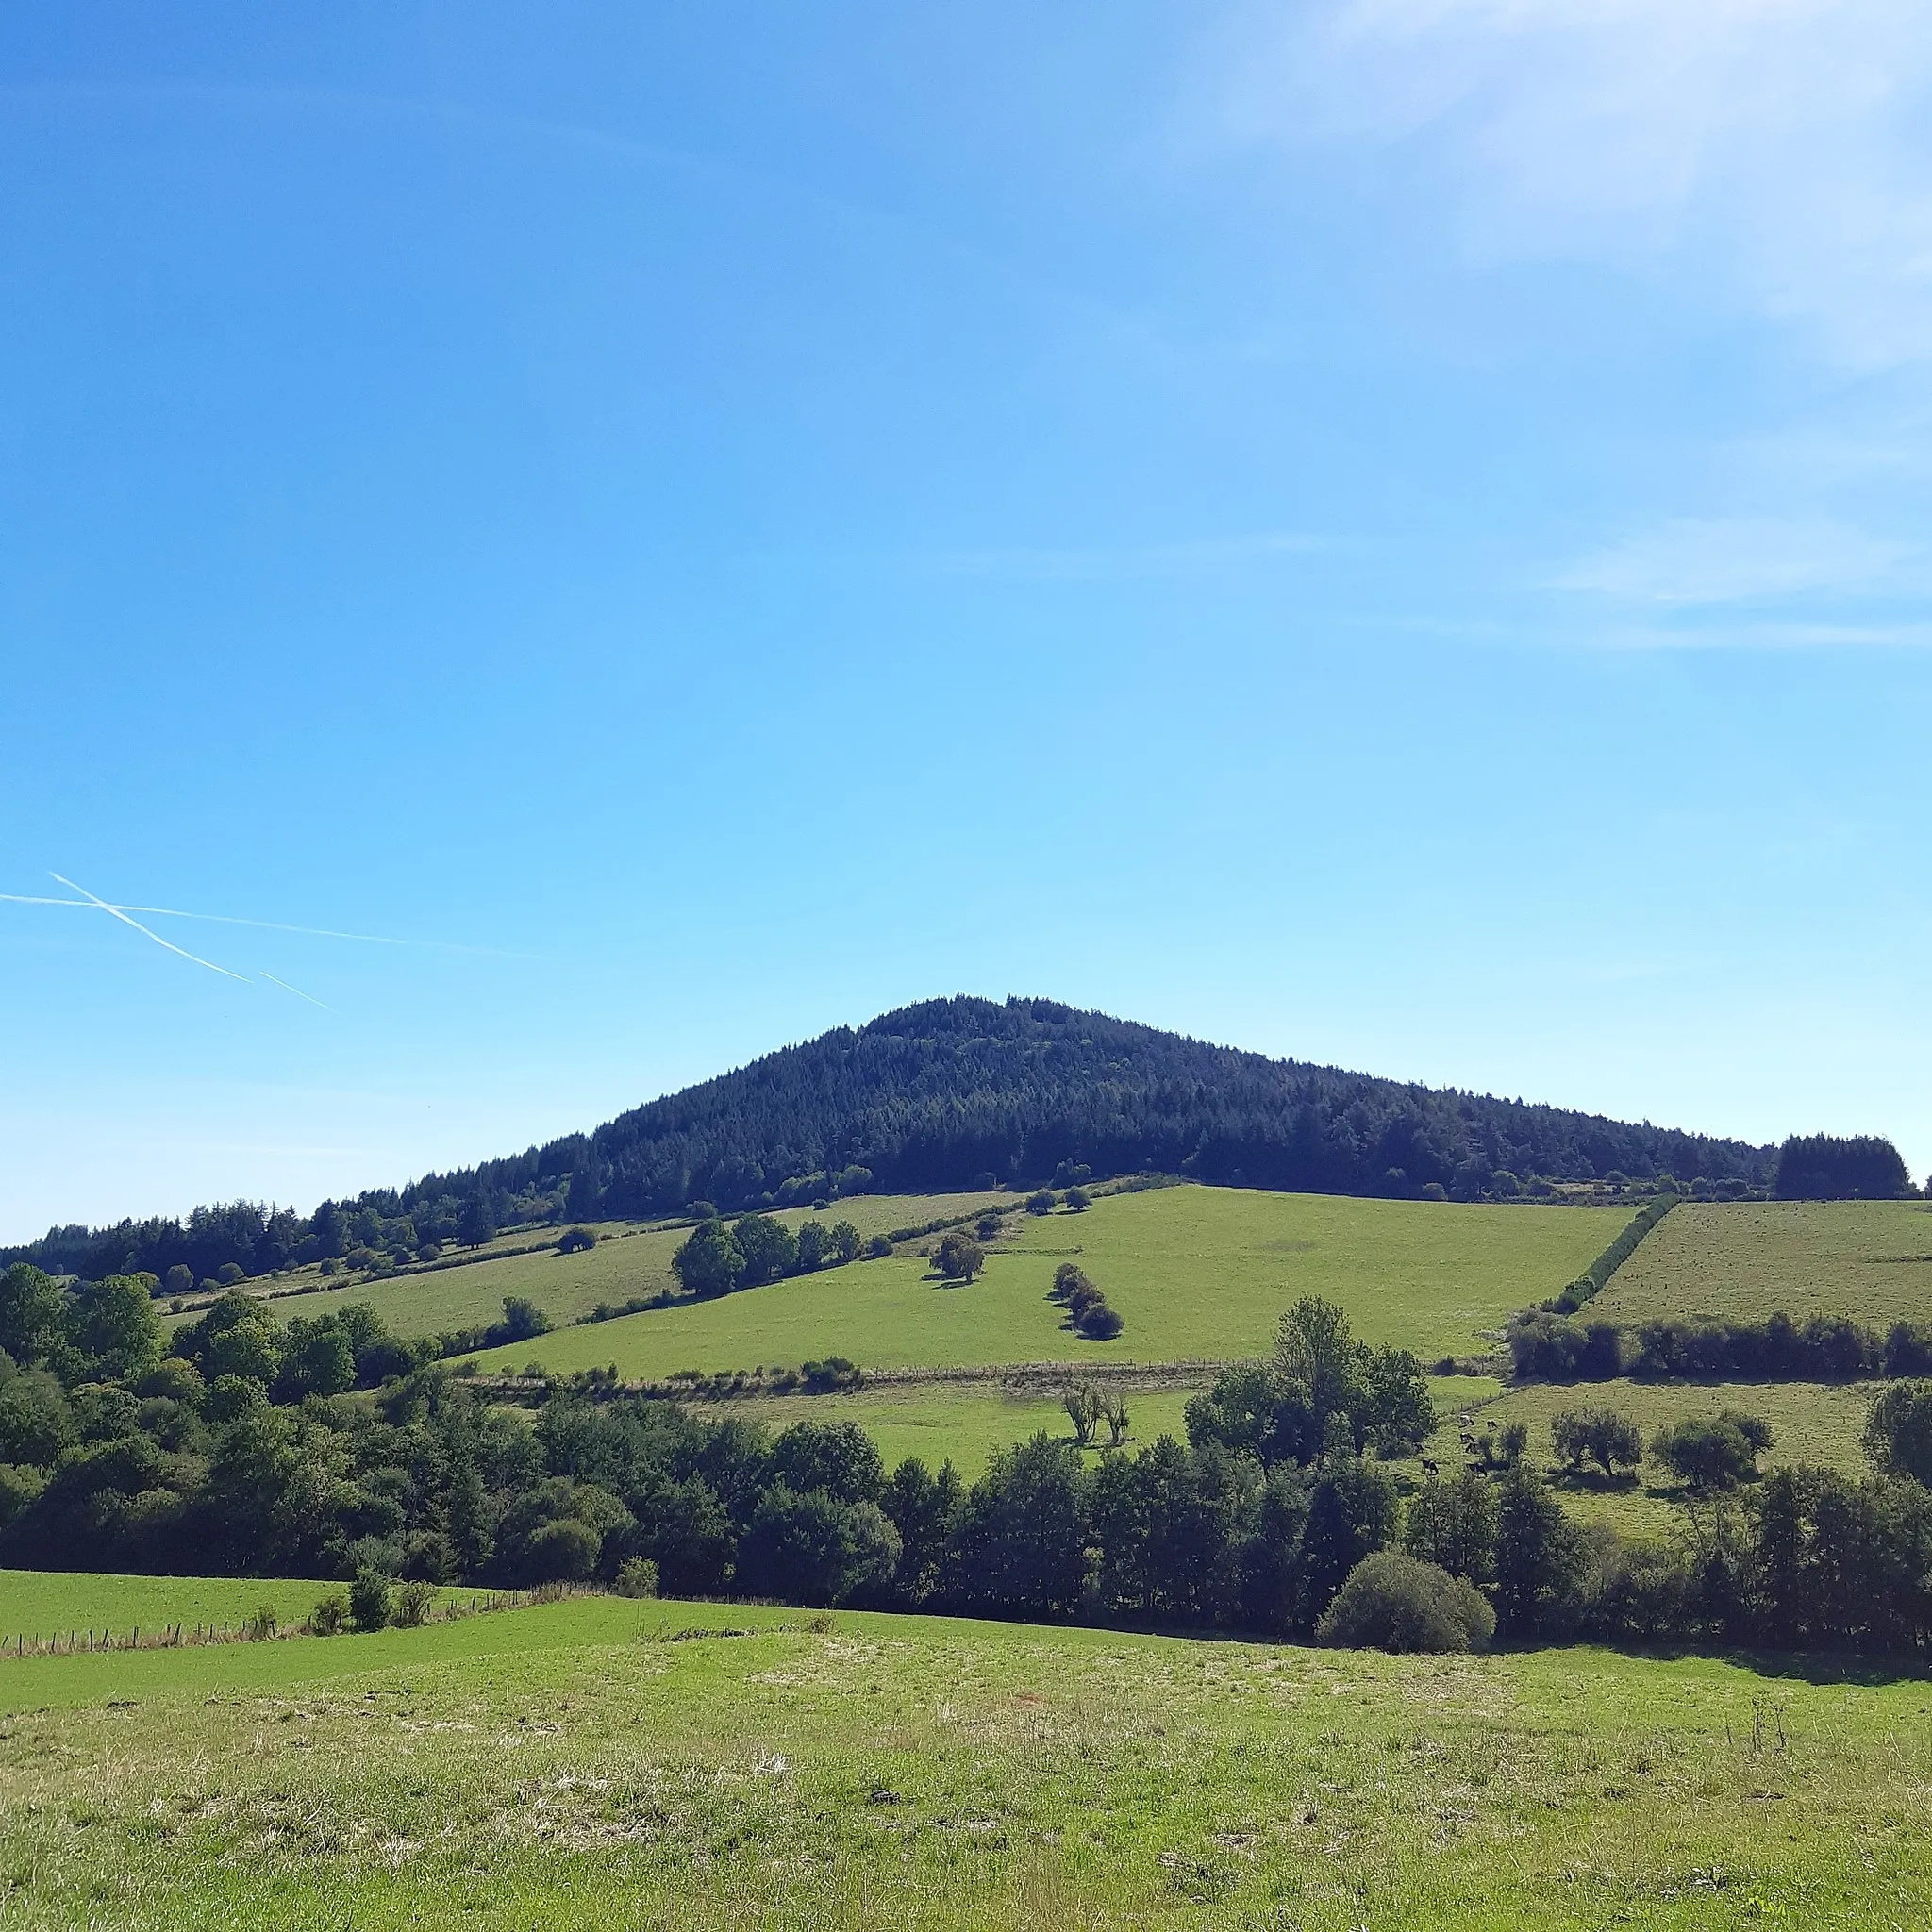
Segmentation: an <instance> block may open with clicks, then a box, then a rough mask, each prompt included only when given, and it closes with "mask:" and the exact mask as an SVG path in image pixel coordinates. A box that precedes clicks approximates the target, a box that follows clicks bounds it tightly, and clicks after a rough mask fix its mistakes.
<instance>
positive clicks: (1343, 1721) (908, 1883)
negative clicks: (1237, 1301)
mask: <svg viewBox="0 0 1932 1932" xmlns="http://www.w3.org/2000/svg"><path fill="white" fill-rule="evenodd" d="M0 1710H4V1711H5V1712H6V1713H8V1714H7V1715H6V1716H5V1718H4V1719H0V1884H4V1887H5V1900H6V1903H5V1907H4V1910H5V1914H6V1919H7V1922H8V1924H9V1925H15V1926H22V1927H51V1926H69V1925H77V1924H86V1925H108V1924H112V1925H115V1926H125V1927H138V1928H148V1927H155V1928H158V1927H169V1928H174V1927H215V1926H223V1927H228V1926H235V1925H243V1924H245V1925H250V1926H275V1927H284V1926H286V1927H301V1928H315V1932H322V1928H330V1932H334V1928H340V1927H341V1926H344V1925H354V1926H356V1927H358V1928H364V1932H381V1928H389V1927H402V1926H406V1925H446V1924H463V1925H473V1926H476V1927H481V1928H496V1927H501V1928H506V1932H508V1928H512V1927H514V1928H519V1932H522V1928H527V1927H532V1926H540V1925H541V1926H546V1927H549V1926H566V1927H567V1926H576V1925H587V1926H597V1927H600V1928H601V1927H607V1926H617V1925H622V1926H625V1927H660V1926H661V1927H672V1926H676V1927H688V1926H697V1927H713V1926H717V1927H724V1926H734V1927H737V1926H751V1925H759V1926H780V1927H791V1926H797V1927H806V1926H811V1927H848V1926H849V1927H879V1928H887V1927H890V1928H894V1932H896V1928H900V1927H919V1928H938V1927H949V1928H950V1927H968V1926H973V1927H977V1926H995V1925H996V1926H1001V1927H1023V1928H1029V1932H1031V1928H1041V1932H1063V1928H1066V1927H1069V1926H1083V1927H1086V1926H1126V1925H1130V1924H1131V1925H1136V1926H1171V1927H1176V1928H1178V1927H1190V1928H1193V1927H1211V1928H1225V1932H1236V1928H1241V1932H1250V1928H1271V1932H1287V1928H1290V1927H1293V1928H1297V1932H1354V1928H1357V1927H1371V1928H1376V1932H1383V1928H1387V1932H1397V1928H1401V1932H1437V1928H1441V1932H1448V1928H1455V1932H1517V1928H1519V1927H1521V1926H1523V1925H1524V1924H1536V1925H1538V1926H1539V1927H1542V1928H1547V1932H1586V1928H1588V1932H1597V1928H1603V1927H1608V1926H1620V1927H1624V1926H1629V1927H1638V1928H1647V1932H1666V1928H1668V1932H1692V1928H1695V1932H1714V1928H1724V1932H1728V1928H1740V1932H1742V1928H1751V1932H1756V1928H1757V1927H1760V1926H1763V1925H1765V1924H1789V1925H1793V1926H1799V1925H1802V1926H1805V1927H1807V1928H1808V1927H1847V1928H1849V1927H1859V1928H1869V1927H1881V1928H1882V1927H1891V1926H1917V1925H1922V1924H1924V1923H1925V1922H1926V1919H1927V1916H1928V1914H1932V1862H1928V1861H1927V1859H1926V1857H1925V1856H1924V1847H1925V1843H1926V1835H1927V1831H1928V1828H1932V1724H1928V1723H1927V1717H1928V1712H1932V1687H1928V1684H1927V1682H1926V1680H1925V1679H1924V1676H1923V1675H1920V1674H1890V1673H1873V1674H1866V1673H1863V1672H1860V1671H1858V1670H1856V1669H1846V1668H1845V1667H1843V1666H1842V1665H1840V1664H1824V1665H1822V1666H1817V1667H1812V1666H1797V1665H1793V1666H1791V1667H1790V1668H1789V1669H1786V1668H1780V1667H1779V1666H1777V1665H1775V1664H1770V1665H1760V1666H1757V1667H1753V1666H1751V1665H1750V1664H1747V1663H1740V1662H1725V1661H1709V1660H1700V1659H1694V1658H1690V1659H1675V1660H1670V1661H1657V1660H1645V1659H1640V1658H1632V1657H1620V1656H1616V1655H1613V1654H1609V1653H1606V1652H1602V1651H1595V1650H1569V1651H1552V1652H1542V1653H1536V1654H1526V1655H1518V1656H1499V1657H1474V1658H1471V1657H1462V1658H1430V1657H1410V1658H1396V1657H1381V1656H1378V1655H1373V1654H1357V1653H1336V1652H1321V1651H1310V1650H1300V1649H1289V1648H1281V1647H1276V1646H1274V1645H1267V1644H1258V1643H1239V1642H1219V1641H1191V1640H1185V1639H1168V1638H1160V1637H1153V1636H1147V1637H1136V1636H1124V1635H1120V1634H1117V1633H1111V1632H1101V1631H1089V1630H1072V1629H1052V1628H1041V1627H1036V1626H1026V1625H997V1624H970V1623H959V1622H947V1621H941V1620H923V1619H916V1618H905V1617H890V1616H865V1615H858V1614H855V1613H845V1612H841V1613H840V1614H838V1615H837V1616H836V1617H831V1618H825V1617H820V1618H811V1617H808V1616H806V1615H804V1614H802V1613H799V1612H784V1611H777V1610H770V1609H758V1608H750V1607H736V1606H732V1607H720V1606H699V1605H689V1604H669V1603H666V1604H637V1603H627V1602H624V1601H621V1600H618V1599H612V1598H578V1599H574V1600H570V1601H566V1602H563V1603H559V1604H555V1605H548V1606H538V1607H529V1608H525V1609H520V1610H515V1611H509V1612H505V1613H502V1614H499V1615H494V1616H488V1617H477V1618H472V1619H467V1620H464V1621H462V1622H459V1623H454V1624H434V1625H431V1626H429V1627H427V1628H425V1629H422V1630H415V1631H393V1632H384V1633H381V1634H378V1635H375V1636H371V1637H353V1636H352V1637H341V1638H334V1639H297V1640H293V1641H286V1642H276V1643H264V1644H241V1645H233V1646H224V1647H220V1648H214V1649H205V1650H187V1651H164V1652H149V1653H134V1654H122V1655H113V1656H106V1657H76V1658H58V1659H39V1658H33V1657H28V1658H25V1659H24V1660H21V1661H18V1662H8V1663H5V1664H0Z"/></svg>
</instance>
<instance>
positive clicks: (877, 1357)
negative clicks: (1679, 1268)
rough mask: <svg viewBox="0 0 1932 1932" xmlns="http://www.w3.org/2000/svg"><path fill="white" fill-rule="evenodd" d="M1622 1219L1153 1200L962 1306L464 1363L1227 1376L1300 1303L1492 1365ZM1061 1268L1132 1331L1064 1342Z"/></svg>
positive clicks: (779, 1321) (646, 1320)
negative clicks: (1527, 1317)
mask: <svg viewBox="0 0 1932 1932" xmlns="http://www.w3.org/2000/svg"><path fill="white" fill-rule="evenodd" d="M948 1198H957V1197H948ZM1628 1219H1629V1216H1628V1214H1627V1213H1625V1212H1624V1210H1623V1209H1621V1208H1532V1207H1521V1208H1509V1207H1460V1206H1450V1205H1448V1204H1445V1203H1429V1202H1416V1201H1366V1200H1356V1199H1350V1198H1346V1197H1342V1196H1338V1195H1331V1194H1271V1193H1260V1192H1255V1191H1246V1190H1242V1189H1235V1188H1201V1187H1174V1188H1159V1189H1154V1190H1151V1191H1147V1192H1145V1193H1138V1194H1116V1195H1109V1196H1107V1197H1105V1198H1103V1199H1101V1200H1099V1201H1097V1202H1096V1203H1095V1204H1094V1206H1093V1207H1092V1208H1090V1209H1089V1210H1088V1211H1087V1212H1086V1213H1084V1214H1068V1213H1064V1212H1062V1213H1058V1214H1053V1215H1049V1216H1045V1217H1041V1218H1035V1217H1030V1216H1028V1217H1022V1218H1016V1219H1015V1220H1014V1221H1013V1222H1011V1223H1009V1227H1010V1228H1011V1230H1012V1231H1011V1232H1010V1233H1008V1234H1006V1235H1003V1236H1002V1237H1001V1238H1000V1240H999V1241H998V1242H997V1243H995V1245H994V1246H993V1249H992V1251H991V1257H990V1259H989V1260H988V1263H987V1270H986V1273H985V1274H984V1275H983V1276H982V1277H981V1278H980V1279H979V1280H977V1281H975V1282H974V1283H973V1284H972V1285H971V1286H970V1287H958V1286H951V1287H948V1286H943V1285H941V1284H940V1283H938V1282H936V1281H934V1280H933V1279H932V1278H931V1275H930V1273H929V1271H928V1269H927V1267H926V1264H925V1263H924V1261H923V1260H921V1259H920V1258H918V1257H915V1256H909V1255H900V1256H894V1257H892V1258H891V1259H889V1260H880V1261H866V1262H860V1263H857V1264H855V1265H854V1266H852V1267H849V1268H839V1269H828V1270H825V1271H824V1272H823V1273H821V1274H813V1275H808V1276H799V1277H794V1278H793V1279H791V1280H789V1281H780V1282H774V1283H773V1284H772V1285H771V1286H770V1287H766V1288H758V1289H752V1290H748V1291H744V1292H742V1293H739V1294H734V1295H726V1296H724V1298H723V1299H722V1300H719V1301H714V1302H707V1303H704V1304H702V1305H701V1306H697V1307H675V1308H662V1309H656V1310H653V1311H651V1312H649V1313H646V1314H641V1315H630V1316H626V1317H625V1318H623V1319H622V1320H620V1321H615V1322H603V1323H598V1324H594V1325H592V1326H589V1327H583V1328H575V1329H569V1330H565V1331H562V1332H559V1333H557V1334H553V1335H547V1336H544V1337H542V1338H541V1340H539V1341H534V1342H518V1343H515V1344H512V1345H511V1346H510V1347H508V1348H506V1349H498V1350H495V1351H493V1352H491V1353H488V1354H485V1355H482V1356H479V1357H476V1359H477V1360H478V1361H479V1362H480V1363H482V1364H483V1365H485V1366H486V1367H491V1368H496V1369H517V1368H521V1367H523V1366H524V1365H525V1363H526V1362H533V1361H534V1362H540V1363H541V1364H542V1365H543V1366H544V1367H545V1368H549V1369H554V1370H558V1371H570V1370H574V1369H589V1368H602V1367H606V1366H610V1365H614V1366H615V1367H616V1369H617V1371H618V1373H619V1374H620V1375H623V1376H625V1377H626V1378H658V1377H661V1376H665V1375H669V1374H674V1373H675V1371H676V1370H678V1369H682V1368H694V1369H703V1370H707V1371H709V1370H716V1369H734V1368H752V1367H754V1366H756V1365H758V1364H759V1363H768V1364H791V1363H796V1362H801V1361H805V1360H807V1359H809V1358H818V1357H825V1356H829V1355H841V1356H844V1357H847V1358H848V1359H850V1360H852V1361H856V1362H858V1363H859V1364H860V1365H861V1366H862V1367H866V1368H897V1367H908V1366H914V1365H923V1366H929V1367H941V1366H954V1365H958V1364H982V1363H993V1362H1027V1361H1122V1360H1125V1361H1145V1362H1162V1361H1174V1360H1183V1359H1198V1358H1202V1357H1206V1358H1209V1359H1214V1360H1222V1359H1226V1358H1229V1357H1237V1356H1242V1355H1253V1354H1258V1353H1261V1352H1263V1351H1265V1350H1266V1349H1267V1348H1268V1347H1269V1346H1270V1345H1271V1343H1272V1341H1273V1339H1274V1329H1275V1324H1276V1323H1277V1322H1278V1321H1279V1320H1280V1317H1281V1312H1282V1310H1283V1309H1284V1308H1285V1307H1287V1306H1288V1305H1289V1304H1290V1303H1291V1302H1292V1301H1293V1300H1294V1299H1295V1298H1296V1297H1297V1296H1298V1295H1303V1294H1322V1295H1326V1296H1327V1297H1328V1298H1329V1299H1330V1300H1331V1301H1334V1302H1336V1303H1338V1304H1340V1306H1341V1307H1342V1308H1344V1309H1345V1310H1346V1311H1347V1313H1348V1315H1349V1318H1350V1320H1351V1321H1352V1322H1353V1323H1354V1324H1355V1326H1356V1329H1357V1333H1359V1334H1360V1335H1362V1336H1363V1337H1364V1338H1365V1339H1366V1340H1368V1341H1376V1342H1383V1341H1387V1342H1395V1343H1399V1344H1400V1345H1402V1346H1404V1347H1407V1348H1413V1349H1414V1350H1416V1351H1417V1353H1418V1354H1421V1355H1423V1356H1424V1357H1435V1356H1441V1355H1459V1354H1464V1353H1467V1352H1469V1351H1471V1350H1473V1349H1479V1348H1481V1347H1483V1346H1485V1345H1486V1343H1485V1341H1484V1331H1486V1330H1491V1331H1493V1330H1494V1329H1496V1328H1497V1327H1499V1326H1500V1324H1502V1323H1503V1321H1504V1320H1505V1319H1506V1318H1507V1316H1508V1315H1509V1313H1510V1312H1511V1311H1512V1310H1514V1309H1516V1308H1518V1307H1523V1306H1524V1303H1526V1302H1530V1301H1537V1300H1541V1298H1543V1297H1544V1296H1546V1295H1550V1294H1554V1293H1555V1292H1556V1291H1557V1290H1558V1289H1559V1288H1561V1287H1562V1286H1563V1284H1564V1283H1566V1282H1568V1281H1570V1280H1571V1279H1572V1278H1573V1277H1574V1275H1575V1274H1577V1273H1578V1272H1579V1271H1580V1270H1581V1269H1582V1268H1583V1267H1584V1266H1585V1265H1586V1264H1587V1263H1588V1262H1589V1261H1590V1260H1591V1258H1592V1257H1594V1256H1595V1255H1596V1254H1598V1253H1599V1252H1600V1251H1601V1250H1602V1249H1603V1248H1604V1247H1605V1246H1606V1245H1607V1243H1608V1241H1610V1240H1611V1239H1612V1238H1613V1237H1614V1236H1615V1234H1616V1233H1617V1232H1618V1230H1619V1229H1621V1228H1622V1227H1623V1226H1624V1224H1625V1223H1626V1222H1627V1221H1628ZM654 1239H655V1238H654ZM626 1245H635V1243H631V1244H626ZM1068 1257H1078V1259H1079V1261H1080V1264H1081V1266H1082V1267H1084V1268H1085V1269H1086V1270H1087V1272H1088V1273H1089V1274H1091V1276H1092V1277H1093V1279H1094V1280H1095V1281H1096V1282H1097V1283H1098V1284H1099V1285H1100V1287H1101V1288H1102V1289H1103V1290H1104V1291H1106V1294H1107V1298H1108V1301H1109V1302H1110V1303H1111V1304H1112V1305H1113V1306H1114V1307H1117V1308H1118V1309H1119V1310H1120V1311H1121V1313H1122V1314H1123V1315H1124V1317H1125V1318H1126V1324H1127V1325H1126V1331H1125V1333H1124V1334H1123V1335H1122V1336H1121V1337H1120V1338H1119V1339H1118V1340H1117V1341H1108V1342H1100V1341H1084V1340H1082V1339H1081V1338H1080V1337H1078V1336H1075V1335H1073V1334H1071V1333H1070V1332H1069V1331H1068V1330H1067V1329H1066V1328H1065V1326H1064V1325H1063V1324H1062V1321H1061V1316H1060V1311H1059V1309H1058V1306H1057V1305H1056V1304H1055V1303H1053V1302H1051V1301H1049V1300H1048V1299H1047V1291H1048V1290H1049V1289H1050V1288H1051V1287H1052V1284H1053V1273H1054V1269H1055V1268H1056V1267H1057V1266H1058V1263H1059V1262H1060V1261H1061V1260H1063V1259H1065V1258H1068ZM516 1265H517V1264H515V1263H513V1262H505V1263H500V1264H497V1263H492V1264H491V1267H492V1268H494V1267H498V1266H500V1267H503V1268H505V1269H508V1268H511V1267H514V1266H516ZM480 1272H489V1271H487V1270H486V1271H480Z"/></svg>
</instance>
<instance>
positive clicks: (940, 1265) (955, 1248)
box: [933, 1228, 986, 1281]
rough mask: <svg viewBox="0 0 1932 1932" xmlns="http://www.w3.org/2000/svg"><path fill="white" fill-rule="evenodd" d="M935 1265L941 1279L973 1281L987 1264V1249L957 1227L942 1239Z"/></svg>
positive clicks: (935, 1257) (935, 1253) (934, 1258)
mask: <svg viewBox="0 0 1932 1932" xmlns="http://www.w3.org/2000/svg"><path fill="white" fill-rule="evenodd" d="M933 1265H934V1267H935V1268H937V1269H938V1270H939V1274H940V1279H941V1281H971V1280H972V1279H973V1277H974V1275H975V1274H978V1273H979V1271H980V1270H981V1269H982V1268H984V1267H985V1266H986V1250H985V1249H984V1248H982V1247H981V1246H980V1245H979V1243H978V1242H977V1241H974V1239H973V1238H972V1237H971V1236H970V1235H966V1234H962V1233H960V1231H959V1230H958V1228H955V1229H954V1230H953V1231H952V1233H950V1234H948V1235H946V1236H944V1237H943V1238H942V1239H941V1241H940V1244H939V1247H938V1249H937V1250H936V1251H935V1252H934V1255H933Z"/></svg>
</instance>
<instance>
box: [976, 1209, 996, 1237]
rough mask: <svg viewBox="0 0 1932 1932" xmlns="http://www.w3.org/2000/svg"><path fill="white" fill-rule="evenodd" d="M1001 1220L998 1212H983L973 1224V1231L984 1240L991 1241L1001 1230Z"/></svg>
mask: <svg viewBox="0 0 1932 1932" xmlns="http://www.w3.org/2000/svg"><path fill="white" fill-rule="evenodd" d="M1000 1226H1001V1222H1000V1217H999V1216H998V1215H997V1214H982V1215H981V1216H980V1217H979V1219H978V1220H977V1221H975V1222H974V1224H973V1232H974V1234H975V1235H976V1236H978V1238H979V1239H980V1240H981V1241H991V1240H992V1239H993V1238H994V1237H995V1236H996V1235H997V1234H998V1233H999V1231H1000Z"/></svg>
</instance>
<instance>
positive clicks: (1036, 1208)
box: [1026, 1188, 1055, 1214]
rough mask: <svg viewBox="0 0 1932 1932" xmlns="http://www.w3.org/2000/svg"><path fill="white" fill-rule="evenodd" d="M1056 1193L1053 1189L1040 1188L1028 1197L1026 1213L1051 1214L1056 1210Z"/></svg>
mask: <svg viewBox="0 0 1932 1932" xmlns="http://www.w3.org/2000/svg"><path fill="white" fill-rule="evenodd" d="M1054 1200H1055V1197H1054V1191H1053V1190H1052V1189H1051V1188H1039V1189H1036V1190H1035V1191H1034V1192H1032V1193H1030V1194H1028V1195H1027V1196H1026V1211H1027V1213H1029V1214H1051V1213H1052V1212H1053V1210H1054Z"/></svg>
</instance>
